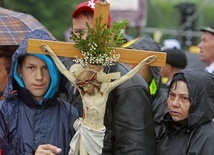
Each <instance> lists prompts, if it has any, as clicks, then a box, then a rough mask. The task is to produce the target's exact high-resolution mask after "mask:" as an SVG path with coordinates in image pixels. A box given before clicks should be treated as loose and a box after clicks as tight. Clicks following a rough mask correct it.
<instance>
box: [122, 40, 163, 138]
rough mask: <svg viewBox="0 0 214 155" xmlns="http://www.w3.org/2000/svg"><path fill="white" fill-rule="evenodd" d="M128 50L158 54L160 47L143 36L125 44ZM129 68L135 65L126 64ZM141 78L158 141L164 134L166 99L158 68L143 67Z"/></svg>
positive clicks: (140, 72)
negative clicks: (147, 90)
mask: <svg viewBox="0 0 214 155" xmlns="http://www.w3.org/2000/svg"><path fill="white" fill-rule="evenodd" d="M123 47H126V48H129V49H137V50H148V51H157V52H159V51H160V49H161V47H160V45H159V44H158V43H157V42H155V41H154V40H152V39H151V38H150V37H147V36H143V37H140V38H137V39H134V40H133V41H132V40H131V41H130V42H128V43H126V45H125V46H123ZM128 65H129V66H130V67H131V68H133V67H135V66H136V65H133V64H128ZM138 73H139V74H140V75H141V76H142V78H144V79H145V80H146V82H147V83H148V86H149V90H150V96H151V103H152V110H153V121H154V125H155V133H156V139H157V140H158V139H159V138H160V137H161V135H163V133H164V122H163V121H162V117H163V115H164V114H165V113H166V112H167V105H166V98H167V94H166V92H165V91H163V89H161V88H160V86H161V74H160V67H156V66H143V67H142V68H141V70H140V71H139V72H138Z"/></svg>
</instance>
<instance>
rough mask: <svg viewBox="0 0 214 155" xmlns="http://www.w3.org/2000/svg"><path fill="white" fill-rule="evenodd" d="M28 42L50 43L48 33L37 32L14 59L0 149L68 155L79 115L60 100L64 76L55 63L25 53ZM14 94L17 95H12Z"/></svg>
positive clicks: (0, 107) (15, 154) (0, 106)
mask: <svg viewBox="0 0 214 155" xmlns="http://www.w3.org/2000/svg"><path fill="white" fill-rule="evenodd" d="M28 38H34V39H44V40H51V37H50V36H49V35H48V33H47V32H45V31H43V30H35V31H33V32H32V33H31V34H29V36H27V37H26V38H25V39H24V40H23V41H22V42H21V44H20V46H19V47H18V49H17V50H16V52H15V53H14V55H13V57H12V63H11V64H12V65H11V71H10V74H9V80H8V84H7V87H6V90H5V92H4V97H5V99H4V100H2V101H1V102H0V124H1V126H0V148H1V149H2V152H3V154H7V155H20V154H29V155H30V154H34V153H35V152H36V151H38V150H39V151H41V152H40V153H44V152H43V151H50V152H52V153H54V154H58V153H59V152H61V153H62V154H68V151H69V149H70V148H69V143H70V140H71V139H72V137H73V135H74V134H75V130H74V129H73V123H74V121H75V120H76V119H77V118H78V116H79V115H78V111H77V109H76V108H75V107H73V106H72V105H70V104H69V103H67V102H65V101H63V100H62V99H60V98H58V95H59V89H60V87H59V86H60V81H61V80H60V77H61V76H62V75H61V73H60V72H59V71H58V69H57V67H56V66H55V64H54V62H53V60H52V59H51V58H50V57H49V56H47V55H43V54H29V53H27V52H26V51H27V40H28ZM61 79H63V78H61ZM13 90H17V93H15V94H11V93H10V92H11V91H13ZM44 154H45V153H44Z"/></svg>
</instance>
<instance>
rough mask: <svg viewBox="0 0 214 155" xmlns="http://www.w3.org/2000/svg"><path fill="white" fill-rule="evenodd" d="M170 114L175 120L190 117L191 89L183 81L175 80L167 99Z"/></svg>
mask: <svg viewBox="0 0 214 155" xmlns="http://www.w3.org/2000/svg"><path fill="white" fill-rule="evenodd" d="M167 104H168V109H169V114H170V115H171V117H172V119H173V120H174V121H181V120H184V119H186V118H188V115H189V107H190V101H189V91H188V89H187V85H186V83H185V82H183V81H177V82H175V83H174V84H173V85H172V87H171V89H170V91H169V96H168V99H167Z"/></svg>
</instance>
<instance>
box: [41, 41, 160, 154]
mask: <svg viewBox="0 0 214 155" xmlns="http://www.w3.org/2000/svg"><path fill="white" fill-rule="evenodd" d="M41 48H42V49H43V51H45V52H48V54H49V55H50V56H51V57H52V59H53V60H54V62H55V64H56V66H57V67H58V69H59V71H60V72H61V73H62V74H63V75H64V76H65V77H66V78H67V79H68V80H69V81H70V82H71V84H72V85H73V86H75V87H76V88H77V89H78V90H79V92H80V95H81V97H82V103H83V110H84V114H83V118H80V119H79V120H77V121H76V122H75V124H74V128H75V130H76V134H75V136H74V137H73V139H72V141H71V144H70V146H71V150H70V152H69V154H78V150H76V149H77V148H80V154H81V155H82V154H86V155H87V154H88V153H89V154H93V155H96V154H97V155H98V154H101V153H102V147H103V139H104V134H105V126H104V113H105V107H106V102H107V99H108V95H109V93H110V91H111V90H113V89H114V88H115V87H117V86H118V85H120V84H122V83H123V82H125V81H126V80H129V79H131V78H132V77H133V76H134V75H135V74H136V73H137V72H138V71H139V70H140V68H141V67H142V66H144V65H148V64H150V63H152V62H154V61H155V59H156V56H155V55H151V56H148V57H146V58H145V59H144V60H142V61H141V62H140V63H139V64H138V65H137V66H136V67H135V68H133V69H132V70H130V71H129V72H128V73H127V74H125V75H123V76H120V73H119V72H116V73H109V74H106V73H104V72H103V69H102V68H101V69H99V70H97V69H93V68H91V67H88V66H86V67H83V66H81V65H80V64H74V65H73V66H71V68H70V70H67V69H66V67H65V66H64V65H63V63H62V62H61V61H60V60H59V58H58V57H57V56H56V55H55V53H54V52H53V50H52V49H51V48H50V47H49V46H48V45H45V44H43V45H41ZM85 135H90V136H85ZM90 137H92V138H90ZM92 141H93V142H92ZM91 143H93V144H91ZM93 151H95V152H93Z"/></svg>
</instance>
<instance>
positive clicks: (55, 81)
mask: <svg viewBox="0 0 214 155" xmlns="http://www.w3.org/2000/svg"><path fill="white" fill-rule="evenodd" d="M28 38H34V39H43V40H52V39H51V36H49V34H48V33H47V32H45V31H43V30H35V31H33V32H31V33H30V34H29V35H28V36H27V37H26V38H25V39H24V40H23V41H22V42H21V44H20V45H19V47H18V49H17V50H16V51H15V53H14V54H13V57H12V64H11V71H10V74H9V79H8V84H7V88H6V90H5V92H4V97H7V96H9V95H10V92H11V91H12V90H14V89H15V88H14V85H13V80H14V79H15V81H16V82H17V83H18V85H19V86H20V87H23V88H24V87H25V86H24V83H23V81H22V79H21V78H20V76H19V75H18V73H17V62H18V59H19V58H20V57H22V56H25V55H34V56H36V57H38V58H40V59H42V60H43V61H44V62H45V63H46V64H47V66H48V70H49V72H50V75H51V83H50V86H49V88H48V91H47V92H46V94H45V96H44V98H50V97H52V96H53V95H54V94H55V93H56V91H57V90H58V89H59V84H60V75H61V74H60V72H59V70H58V69H57V67H56V66H55V64H54V62H53V60H52V59H51V58H50V57H49V56H47V55H43V54H30V53H27V52H26V51H27V40H28ZM40 104H42V101H40Z"/></svg>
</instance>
